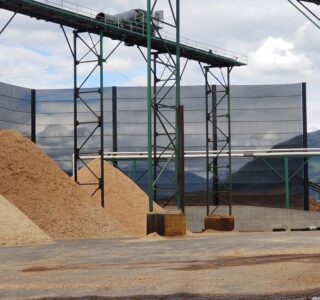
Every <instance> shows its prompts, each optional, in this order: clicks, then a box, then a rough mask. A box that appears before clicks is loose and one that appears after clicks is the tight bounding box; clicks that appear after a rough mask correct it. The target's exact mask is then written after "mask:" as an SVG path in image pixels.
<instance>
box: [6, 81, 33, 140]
mask: <svg viewBox="0 0 320 300" xmlns="http://www.w3.org/2000/svg"><path fill="white" fill-rule="evenodd" d="M0 129H9V130H16V131H19V132H20V133H21V134H23V135H24V136H26V137H29V138H30V137H31V90H30V89H27V88H22V87H18V86H14V85H9V84H4V83H0Z"/></svg>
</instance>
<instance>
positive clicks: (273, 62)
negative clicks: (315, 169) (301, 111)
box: [0, 0, 320, 131]
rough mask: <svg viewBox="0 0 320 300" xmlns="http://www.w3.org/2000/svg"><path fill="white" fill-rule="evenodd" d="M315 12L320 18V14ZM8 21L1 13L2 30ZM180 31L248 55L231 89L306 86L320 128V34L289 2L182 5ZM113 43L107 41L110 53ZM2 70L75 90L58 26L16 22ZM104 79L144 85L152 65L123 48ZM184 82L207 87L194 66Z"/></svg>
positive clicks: (3, 39) (100, 7)
mask: <svg viewBox="0 0 320 300" xmlns="http://www.w3.org/2000/svg"><path fill="white" fill-rule="evenodd" d="M55 1H57V0H55ZM71 1H72V2H74V3H77V4H79V5H82V6H86V7H92V8H93V9H94V10H97V11H107V12H110V13H118V12H122V11H126V10H128V9H131V8H145V6H146V1H145V0H136V1H129V0H108V1H102V0H101V1H88V0H71ZM60 2H61V1H60ZM133 2H134V4H133ZM160 2H161V1H160ZM162 2H164V0H162ZM195 3H196V5H195ZM133 5H134V6H133ZM311 7H312V8H313V9H314V11H316V12H317V13H318V14H320V8H319V7H317V6H316V5H312V6H311ZM166 14H167V15H168V12H166V11H165V16H166ZM10 16H11V13H9V12H6V11H0V21H1V24H5V22H6V21H7V20H8V18H9V17H10ZM181 27H182V29H181V35H182V36H183V37H186V38H189V39H191V40H195V41H199V42H202V43H206V44H209V45H212V46H216V47H220V48H223V49H228V50H231V51H235V52H239V53H243V54H246V55H248V59H249V64H248V66H247V67H242V68H237V69H235V70H234V71H233V74H232V78H231V80H232V83H233V84H280V83H296V82H307V85H308V118H309V131H313V130H316V129H320V120H319V118H318V116H319V115H320V99H319V94H320V85H319V82H320V80H319V79H320V55H319V52H320V30H319V29H318V28H316V27H315V26H314V25H313V24H311V23H310V22H309V21H308V20H307V19H306V18H305V17H303V16H302V15H301V14H300V13H299V12H298V11H297V10H296V9H294V7H293V6H292V5H291V4H290V3H289V2H288V1H287V0H268V1H262V0H224V1H220V0H200V1H196V2H195V1H192V0H182V1H181ZM70 32H71V31H68V33H70ZM114 44H115V43H114V42H113V41H109V40H106V42H105V45H106V48H107V49H111V48H112V47H113V46H114ZM0 65H1V71H0V81H1V82H5V83H10V84H14V85H21V86H25V87H29V88H45V89H47V88H71V87H72V86H73V62H72V59H71V55H70V51H69V49H68V46H67V43H66V42H65V39H64V37H63V34H62V31H61V29H60V28H59V26H58V25H56V24H50V23H46V22H43V21H36V20H35V19H31V18H29V17H25V16H17V17H16V18H15V19H14V20H13V22H12V23H11V24H10V26H9V27H8V28H7V29H6V30H5V31H4V32H3V33H2V35H1V36H0ZM105 72H106V73H105V76H106V78H105V85H106V86H111V85H134V86H138V85H146V64H145V62H144V60H143V58H142V57H141V54H140V53H139V52H138V50H137V49H136V48H132V47H131V48H127V47H124V46H123V47H120V48H119V49H118V51H117V54H116V55H114V56H113V57H112V58H111V59H110V61H108V63H107V65H106V67H105ZM183 83H184V84H203V77H202V75H201V72H200V70H199V67H198V65H197V64H196V63H191V64H189V65H188V69H187V71H186V72H185V75H184V78H183Z"/></svg>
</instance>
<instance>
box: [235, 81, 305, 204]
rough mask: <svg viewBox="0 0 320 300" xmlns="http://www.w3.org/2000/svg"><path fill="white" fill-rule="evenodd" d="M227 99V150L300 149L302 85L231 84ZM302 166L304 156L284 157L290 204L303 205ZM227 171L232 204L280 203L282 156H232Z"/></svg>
mask: <svg viewBox="0 0 320 300" xmlns="http://www.w3.org/2000/svg"><path fill="white" fill-rule="evenodd" d="M231 97H232V101H231V111H232V113H231V124H232V125H231V127H232V134H231V138H232V141H231V143H232V149H234V150H248V151H250V150H256V149H274V148H278V149H288V148H303V100H302V84H288V85H265V86H233V87H232V88H231ZM302 166H303V159H301V158H290V159H289V177H292V179H291V181H290V205H291V206H295V207H303V186H302V184H301V180H299V179H300V178H301V177H303V168H302V169H301V167H302ZM299 169H300V171H299ZM232 173H233V192H234V200H235V202H236V203H237V202H240V203H244V204H260V203H263V205H265V206H273V207H277V206H280V207H281V206H282V207H283V206H284V193H285V189H284V179H283V178H284V176H285V163H284V158H273V159H270V158H268V157H265V158H259V159H254V158H234V159H233V160H232ZM280 176H281V177H280Z"/></svg>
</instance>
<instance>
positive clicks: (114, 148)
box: [112, 86, 118, 167]
mask: <svg viewBox="0 0 320 300" xmlns="http://www.w3.org/2000/svg"><path fill="white" fill-rule="evenodd" d="M117 123H118V120H117V87H116V86H113V87H112V152H118V128H117ZM113 166H115V167H117V166H118V161H117V160H114V161H113Z"/></svg>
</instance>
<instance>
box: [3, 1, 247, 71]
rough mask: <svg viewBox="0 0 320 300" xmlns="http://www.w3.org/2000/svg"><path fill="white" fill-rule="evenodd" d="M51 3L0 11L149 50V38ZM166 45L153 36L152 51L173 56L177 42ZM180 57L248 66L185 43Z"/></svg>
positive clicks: (7, 4) (6, 5) (7, 5)
mask: <svg viewBox="0 0 320 300" xmlns="http://www.w3.org/2000/svg"><path fill="white" fill-rule="evenodd" d="M48 3H51V2H50V1H48V2H47V3H45V1H44V3H42V2H39V1H33V0H0V8H3V9H5V10H9V11H12V12H16V13H18V14H23V15H26V16H30V17H32V18H36V19H39V20H45V21H47V22H53V23H56V24H59V25H64V26H67V27H71V28H74V29H77V30H79V31H83V32H90V33H99V32H100V31H101V30H102V31H103V33H104V36H106V37H109V38H111V39H115V40H123V41H124V42H126V44H127V45H137V46H141V47H147V36H146V35H143V34H140V33H137V32H134V31H130V30H127V29H124V28H120V27H118V26H116V25H114V24H111V23H104V22H102V21H98V20H96V19H95V18H94V16H91V17H89V16H86V15H84V14H81V13H77V12H73V11H70V10H67V9H64V8H61V7H57V6H53V5H51V4H50V5H49V4H48ZM164 42H165V43H166V47H165V46H164V44H163V41H162V40H161V39H160V38H159V37H152V48H153V50H156V51H158V52H159V53H167V52H168V50H169V51H170V52H171V53H172V54H174V53H175V51H176V44H175V42H173V41H170V40H164ZM181 57H184V58H187V59H190V60H194V61H198V62H202V63H206V64H209V65H212V66H213V67H233V66H243V65H246V62H244V61H243V59H241V58H240V57H239V58H236V57H235V58H230V57H227V56H223V55H219V54H217V53H214V51H212V52H211V51H205V50H202V49H198V48H196V47H192V46H189V45H184V44H181Z"/></svg>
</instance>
